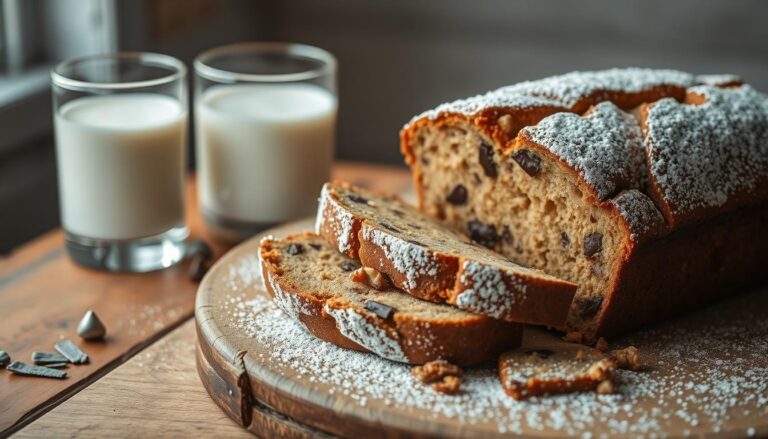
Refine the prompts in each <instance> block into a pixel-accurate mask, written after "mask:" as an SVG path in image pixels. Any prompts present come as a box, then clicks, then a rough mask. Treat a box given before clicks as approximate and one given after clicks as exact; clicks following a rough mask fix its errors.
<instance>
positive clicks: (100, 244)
mask: <svg viewBox="0 0 768 439" xmlns="http://www.w3.org/2000/svg"><path fill="white" fill-rule="evenodd" d="M51 77H52V82H53V105H54V123H55V132H56V154H57V163H58V173H59V196H60V201H61V220H62V225H63V227H64V231H65V232H66V234H65V239H66V248H67V251H68V252H69V254H70V256H71V257H72V258H73V259H74V260H75V261H76V262H78V263H80V264H83V265H86V266H89V267H94V268H99V269H105V270H110V271H125V272H143V271H151V270H157V269H161V268H165V267H169V266H171V265H173V264H175V263H176V262H178V261H180V260H181V259H182V257H183V253H184V241H185V239H186V238H187V236H188V234H189V232H188V229H187V227H186V225H185V222H184V174H185V172H184V170H185V165H186V145H187V141H186V135H187V119H188V116H187V115H188V111H187V83H186V68H185V67H184V64H183V63H182V62H181V61H179V60H177V59H175V58H172V57H170V56H165V55H159V54H152V53H115V54H106V55H96V56H89V57H84V58H77V59H72V60H68V61H64V62H63V63H61V64H59V65H58V66H56V67H55V68H54V69H53V71H52V72H51Z"/></svg>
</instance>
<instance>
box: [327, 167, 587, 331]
mask: <svg viewBox="0 0 768 439" xmlns="http://www.w3.org/2000/svg"><path fill="white" fill-rule="evenodd" d="M315 227H316V230H317V232H318V234H320V235H321V236H322V237H324V238H325V239H327V240H328V241H329V242H331V243H332V244H333V245H334V246H336V248H338V249H339V251H341V252H342V253H344V254H346V255H349V256H351V257H353V258H358V259H359V260H360V261H361V262H362V264H363V265H364V266H366V267H371V268H374V269H376V270H378V271H380V272H382V273H385V274H387V275H388V276H389V277H390V279H391V280H392V282H393V283H394V285H395V286H396V287H398V288H400V289H402V290H403V291H405V292H407V293H409V294H411V295H413V296H416V297H419V298H421V299H425V300H429V301H433V302H447V303H450V304H453V305H455V306H456V307H458V308H461V309H464V310H467V311H470V312H474V313H478V314H482V315H486V316H490V317H494V318H498V319H502V320H507V321H512V322H520V323H531V324H540V325H547V326H551V327H555V328H559V329H562V328H563V326H564V324H565V319H566V316H567V314H568V309H569V307H570V305H571V301H572V300H573V296H574V294H575V291H576V285H575V284H573V283H571V282H567V281H563V280H561V279H557V278H555V277H552V276H548V275H546V274H544V273H542V272H540V271H538V270H533V269H529V268H525V267H523V266H520V265H517V264H515V263H513V262H511V261H509V260H508V259H506V258H504V257H503V256H501V255H498V254H497V253H494V252H493V251H491V250H488V249H486V248H484V247H482V246H480V245H477V244H474V243H471V242H470V241H469V240H468V239H466V238H465V237H463V236H461V235H458V234H456V233H455V232H453V231H451V230H449V229H447V228H446V227H444V226H442V225H440V224H439V223H437V222H436V221H435V220H433V219H431V218H430V217H428V216H426V215H424V214H422V213H421V212H419V211H418V210H417V209H415V208H413V207H411V206H409V205H407V204H405V203H403V202H402V201H400V200H398V199H396V198H394V197H388V196H383V195H379V194H375V193H372V192H370V191H366V190H364V189H361V188H358V187H355V186H353V185H350V184H348V183H344V182H330V183H326V184H325V186H324V187H323V191H322V193H321V195H320V207H319V210H318V214H317V222H316V225H315Z"/></svg>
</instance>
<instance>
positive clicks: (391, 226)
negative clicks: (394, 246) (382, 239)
mask: <svg viewBox="0 0 768 439" xmlns="http://www.w3.org/2000/svg"><path fill="white" fill-rule="evenodd" d="M379 225H380V226H381V227H384V228H385V229H387V230H389V231H390V232H395V233H400V230H399V229H398V228H397V227H395V226H393V225H392V224H389V223H385V222H380V223H379Z"/></svg>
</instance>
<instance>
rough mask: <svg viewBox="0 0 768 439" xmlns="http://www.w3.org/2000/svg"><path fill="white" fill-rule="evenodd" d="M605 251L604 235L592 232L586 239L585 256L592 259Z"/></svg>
mask: <svg viewBox="0 0 768 439" xmlns="http://www.w3.org/2000/svg"><path fill="white" fill-rule="evenodd" d="M601 251H603V234H602V233H598V232H592V233H590V234H589V235H587V236H585V237H584V256H586V257H588V258H591V257H593V256H595V255H596V254H598V253H600V252H601Z"/></svg>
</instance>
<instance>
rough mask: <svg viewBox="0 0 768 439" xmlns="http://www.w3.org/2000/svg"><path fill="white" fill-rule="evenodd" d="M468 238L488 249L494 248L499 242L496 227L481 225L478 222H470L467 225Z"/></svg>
mask: <svg viewBox="0 0 768 439" xmlns="http://www.w3.org/2000/svg"><path fill="white" fill-rule="evenodd" d="M467 231H468V232H469V237H470V239H472V240H473V241H475V242H476V243H478V244H480V245H482V246H483V247H488V248H490V249H493V248H496V244H497V243H498V242H499V234H498V233H497V232H496V226H494V225H490V224H483V223H481V222H480V221H476V220H472V221H470V222H469V223H468V224H467Z"/></svg>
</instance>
